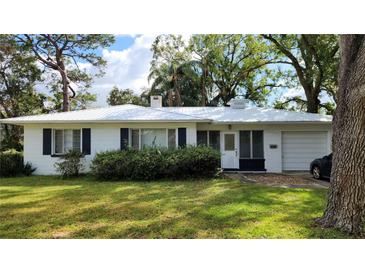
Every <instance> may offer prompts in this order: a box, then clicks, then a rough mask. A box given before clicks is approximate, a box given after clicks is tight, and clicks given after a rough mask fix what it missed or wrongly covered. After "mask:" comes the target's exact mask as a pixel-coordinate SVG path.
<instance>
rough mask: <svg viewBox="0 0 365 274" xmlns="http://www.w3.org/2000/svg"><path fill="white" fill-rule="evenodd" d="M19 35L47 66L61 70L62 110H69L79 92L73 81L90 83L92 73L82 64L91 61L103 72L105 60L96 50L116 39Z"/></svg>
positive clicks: (85, 86) (25, 45) (83, 36)
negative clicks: (80, 65)
mask: <svg viewBox="0 0 365 274" xmlns="http://www.w3.org/2000/svg"><path fill="white" fill-rule="evenodd" d="M16 39H17V41H18V43H19V44H20V45H22V46H23V47H24V48H25V50H31V51H32V52H33V54H34V56H35V57H36V58H37V60H38V61H39V62H40V63H41V64H43V65H44V67H45V68H47V69H51V70H53V71H55V72H57V73H58V74H59V77H60V83H61V85H62V88H61V90H62V97H63V105H62V111H69V110H70V98H75V96H76V92H75V89H74V88H72V85H71V83H74V84H76V85H78V87H79V88H80V87H83V88H84V89H85V88H87V87H89V85H90V83H91V80H92V76H91V73H90V72H88V71H86V70H85V69H84V70H82V69H81V68H80V67H79V64H80V63H84V64H85V63H87V64H90V65H92V66H93V67H94V68H95V69H96V70H97V71H98V73H101V72H102V68H103V66H104V65H105V64H106V62H105V60H104V59H103V58H102V57H101V56H99V55H98V54H97V52H96V50H97V49H98V48H100V47H108V46H109V45H111V44H112V43H113V42H114V36H113V35H99V34H76V35H71V34H39V35H28V34H24V35H17V36H16ZM96 75H98V74H96ZM99 75H100V74H99ZM70 94H71V96H70Z"/></svg>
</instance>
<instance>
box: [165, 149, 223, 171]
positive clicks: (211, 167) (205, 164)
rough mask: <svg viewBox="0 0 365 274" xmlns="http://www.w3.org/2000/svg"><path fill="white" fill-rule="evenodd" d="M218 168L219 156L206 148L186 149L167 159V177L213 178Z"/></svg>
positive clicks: (214, 151)
mask: <svg viewBox="0 0 365 274" xmlns="http://www.w3.org/2000/svg"><path fill="white" fill-rule="evenodd" d="M219 167H220V154H219V152H218V151H216V150H213V149H212V148H210V147H207V146H198V147H186V148H182V149H179V150H176V152H174V153H172V154H171V155H170V157H168V164H167V170H166V173H167V177H171V178H199V177H213V176H215V175H216V174H217V171H218V169H219Z"/></svg>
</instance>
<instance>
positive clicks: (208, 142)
mask: <svg viewBox="0 0 365 274" xmlns="http://www.w3.org/2000/svg"><path fill="white" fill-rule="evenodd" d="M198 131H205V132H206V133H207V146H208V147H211V148H213V147H212V146H211V145H210V132H218V137H219V145H218V151H221V131H220V130H197V131H196V145H198ZM213 149H214V148H213Z"/></svg>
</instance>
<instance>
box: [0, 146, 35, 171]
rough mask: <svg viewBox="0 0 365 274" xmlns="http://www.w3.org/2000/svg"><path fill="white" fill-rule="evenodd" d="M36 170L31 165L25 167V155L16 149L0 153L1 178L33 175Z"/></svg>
mask: <svg viewBox="0 0 365 274" xmlns="http://www.w3.org/2000/svg"><path fill="white" fill-rule="evenodd" d="M35 170H36V169H35V168H33V167H32V165H31V163H27V164H25V165H24V162H23V154H22V153H21V152H19V151H16V150H15V149H10V150H7V151H3V152H0V177H10V176H17V175H26V176H29V175H31V174H32V173H33V172H34V171H35Z"/></svg>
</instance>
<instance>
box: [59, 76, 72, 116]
mask: <svg viewBox="0 0 365 274" xmlns="http://www.w3.org/2000/svg"><path fill="white" fill-rule="evenodd" d="M60 74H61V77H62V95H63V103H62V111H63V112H67V111H70V95H69V91H68V86H69V80H68V78H67V75H66V73H65V72H64V71H61V72H60Z"/></svg>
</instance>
